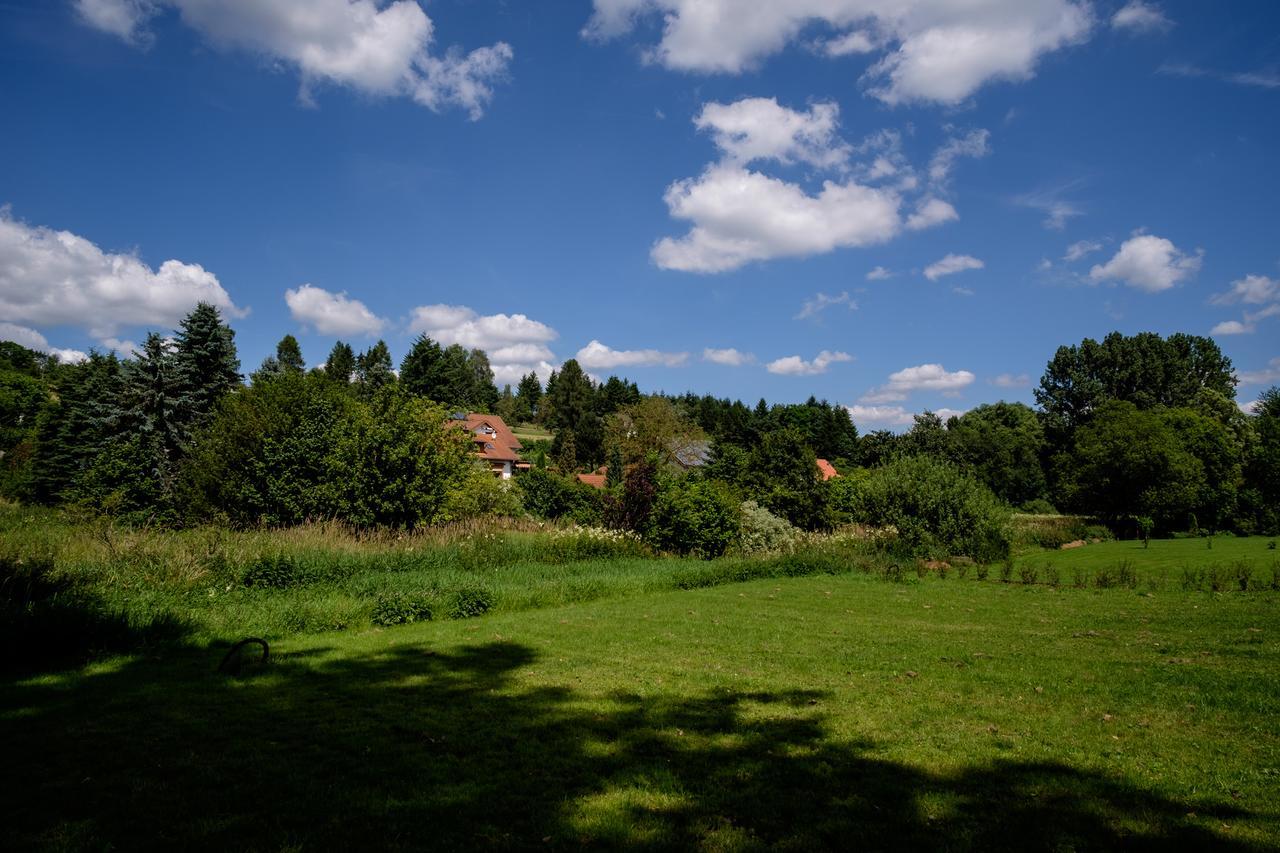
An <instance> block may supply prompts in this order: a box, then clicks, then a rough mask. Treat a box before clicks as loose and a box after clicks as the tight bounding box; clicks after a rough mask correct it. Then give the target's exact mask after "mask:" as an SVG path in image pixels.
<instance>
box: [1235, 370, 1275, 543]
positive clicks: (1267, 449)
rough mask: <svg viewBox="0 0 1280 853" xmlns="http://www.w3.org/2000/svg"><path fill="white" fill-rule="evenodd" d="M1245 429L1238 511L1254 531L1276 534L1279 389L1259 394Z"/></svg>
mask: <svg viewBox="0 0 1280 853" xmlns="http://www.w3.org/2000/svg"><path fill="white" fill-rule="evenodd" d="M1249 426H1250V428H1251V432H1252V436H1251V440H1250V442H1249V445H1248V448H1247V451H1246V455H1245V460H1244V470H1243V476H1244V484H1243V485H1244V488H1243V489H1241V492H1240V503H1241V509H1242V511H1243V514H1244V515H1245V516H1246V518H1247V519H1248V521H1249V523H1250V524H1251V526H1252V527H1253V528H1254V529H1255V530H1257V532H1259V533H1266V534H1268V535H1274V534H1275V533H1277V532H1280V388H1275V387H1272V388H1268V389H1267V390H1266V391H1264V392H1262V394H1261V396H1259V398H1258V405H1257V408H1256V414H1255V415H1254V416H1253V417H1252V418H1250V419H1249Z"/></svg>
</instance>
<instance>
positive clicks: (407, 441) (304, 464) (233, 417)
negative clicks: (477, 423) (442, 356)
mask: <svg viewBox="0 0 1280 853" xmlns="http://www.w3.org/2000/svg"><path fill="white" fill-rule="evenodd" d="M444 421H445V415H444V412H443V411H442V410H440V409H437V408H434V407H432V406H430V405H429V404H428V403H426V402H424V401H421V400H417V399H413V398H409V397H407V396H405V395H403V394H401V393H400V392H398V391H397V390H396V389H395V388H387V389H384V390H383V391H382V392H380V393H379V394H378V396H377V397H375V398H374V400H373V401H371V402H369V403H364V402H362V401H359V400H357V399H355V398H354V397H352V396H351V395H348V394H345V393H343V391H342V390H341V389H339V388H338V387H336V386H335V385H334V384H333V383H332V382H330V381H328V380H327V379H326V378H324V377H321V376H308V375H299V374H292V375H284V376H281V377H279V378H278V379H276V380H275V381H273V382H269V383H266V384H264V385H262V386H254V387H253V388H250V389H246V390H245V391H243V392H241V393H240V394H237V395H235V396H234V397H233V398H231V399H230V400H229V401H228V403H227V405H226V406H225V407H224V408H223V410H222V411H221V412H220V413H219V416H218V417H217V418H216V419H215V421H214V422H213V423H212V424H211V426H210V428H209V429H208V430H207V431H206V432H205V433H204V435H203V436H202V440H201V442H200V446H199V450H198V452H197V454H196V456H195V458H193V459H192V461H191V463H190V464H189V465H188V466H187V469H186V472H187V476H186V481H187V491H188V494H189V503H190V504H191V506H192V507H193V508H194V510H195V511H196V512H198V513H199V514H201V515H203V516H206V517H208V516H213V517H219V516H220V517H224V518H226V519H228V520H229V521H231V522H232V523H233V524H236V525H238V526H248V525H253V524H259V523H265V524H270V525H287V524H297V523H299V522H302V521H304V520H307V519H318V518H328V517H332V518H339V519H343V520H345V521H348V522H350V523H352V524H356V525H360V526H368V525H374V524H385V525H391V526H396V527H413V526H416V525H419V524H429V523H431V522H433V521H435V520H437V518H438V517H440V515H441V513H442V512H443V511H444V507H445V504H446V501H447V498H448V495H449V493H450V491H451V490H452V489H454V488H455V487H456V486H457V485H458V484H459V483H460V482H461V481H462V480H463V479H464V478H465V477H466V475H467V473H468V472H469V470H470V467H469V460H468V459H467V457H466V453H467V447H466V441H465V437H464V436H463V435H462V433H461V432H459V431H458V430H450V429H446V427H445V426H444Z"/></svg>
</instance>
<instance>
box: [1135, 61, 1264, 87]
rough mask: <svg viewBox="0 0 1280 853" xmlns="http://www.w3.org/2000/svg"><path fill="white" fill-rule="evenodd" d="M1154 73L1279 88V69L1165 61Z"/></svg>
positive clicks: (1239, 84) (1238, 84)
mask: <svg viewBox="0 0 1280 853" xmlns="http://www.w3.org/2000/svg"><path fill="white" fill-rule="evenodd" d="M1156 73H1157V74H1162V75H1164V76H1166V77H1208V78H1210V79H1212V80H1221V81H1222V82H1224V83H1234V84H1235V85H1237V86H1255V87H1258V88H1261V89H1280V71H1276V70H1274V69H1260V70H1257V71H1219V70H1217V69H1215V68H1201V67H1200V66H1198V65H1192V64H1190V63H1187V62H1166V63H1165V64H1164V65H1161V66H1160V67H1159V68H1157V69H1156Z"/></svg>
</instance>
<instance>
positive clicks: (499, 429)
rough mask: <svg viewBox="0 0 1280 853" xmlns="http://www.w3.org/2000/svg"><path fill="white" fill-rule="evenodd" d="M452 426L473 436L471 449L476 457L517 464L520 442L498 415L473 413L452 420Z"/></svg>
mask: <svg viewBox="0 0 1280 853" xmlns="http://www.w3.org/2000/svg"><path fill="white" fill-rule="evenodd" d="M449 423H450V424H451V425H454V426H460V427H462V428H463V429H465V430H466V431H467V432H469V433H470V434H471V448H472V451H473V452H474V453H475V455H477V456H479V457H481V458H482V459H488V460H490V461H493V462H516V461H518V460H519V459H520V455H519V454H518V453H517V452H516V451H517V450H519V449H520V440H519V439H517V438H516V437H515V435H514V434H513V433H512V432H511V428H510V427H508V426H507V424H506V422H505V421H503V420H502V418H500V417H498V416H497V415H486V414H481V413H478V412H471V413H469V414H468V415H467V416H466V417H464V418H457V419H451V420H450V421H449Z"/></svg>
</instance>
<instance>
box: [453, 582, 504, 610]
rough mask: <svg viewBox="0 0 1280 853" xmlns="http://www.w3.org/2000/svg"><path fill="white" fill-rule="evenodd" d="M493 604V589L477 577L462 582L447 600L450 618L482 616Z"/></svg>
mask: <svg viewBox="0 0 1280 853" xmlns="http://www.w3.org/2000/svg"><path fill="white" fill-rule="evenodd" d="M493 605H494V594H493V590H492V589H490V588H489V586H488V585H487V584H485V583H484V582H483V581H480V580H478V579H476V580H472V581H470V582H468V583H465V584H463V585H462V586H460V587H459V588H458V589H456V590H455V591H454V593H453V598H452V600H451V601H450V602H449V618H450V619H470V618H472V617H475V616H483V615H484V614H485V613H488V612H489V610H490V609H491V608H492V607H493Z"/></svg>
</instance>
